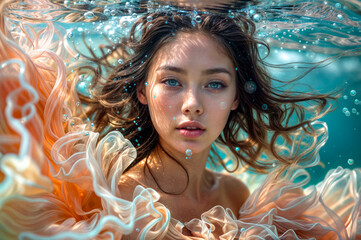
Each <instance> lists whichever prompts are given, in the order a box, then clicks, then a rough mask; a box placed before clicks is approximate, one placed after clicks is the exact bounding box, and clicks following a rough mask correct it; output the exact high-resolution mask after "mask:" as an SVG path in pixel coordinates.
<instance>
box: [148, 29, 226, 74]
mask: <svg viewBox="0 0 361 240" xmlns="http://www.w3.org/2000/svg"><path fill="white" fill-rule="evenodd" d="M162 63H164V64H175V65H184V66H197V67H199V66H202V65H204V67H206V66H209V65H224V66H225V67H229V68H232V66H233V62H232V60H231V58H230V57H229V56H228V54H227V51H226V50H225V49H224V47H223V46H221V44H220V43H219V42H218V41H217V40H215V39H214V38H213V37H211V36H209V35H207V34H204V33H179V34H177V36H176V37H175V39H173V40H172V41H171V42H169V43H167V44H165V45H164V46H162V47H161V48H160V49H159V50H158V51H157V53H156V54H155V57H154V60H153V63H152V65H153V66H154V65H162Z"/></svg>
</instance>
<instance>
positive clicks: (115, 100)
mask: <svg viewBox="0 0 361 240" xmlns="http://www.w3.org/2000/svg"><path fill="white" fill-rule="evenodd" d="M255 31H256V27H255V24H254V23H253V22H252V21H250V20H249V19H247V18H246V17H245V16H243V15H242V14H240V15H238V16H236V17H234V18H233V17H232V18H231V17H228V16H226V15H223V14H200V15H198V16H197V17H192V16H191V15H189V14H183V13H172V12H167V13H153V14H149V15H145V16H143V17H141V18H140V19H138V20H137V21H136V23H135V24H134V25H133V26H132V28H131V31H130V36H129V37H128V38H126V39H123V41H122V42H121V43H120V44H116V45H115V46H113V48H112V49H115V50H113V52H112V54H113V56H114V52H116V54H118V56H121V57H122V58H125V59H126V60H125V61H124V62H123V63H122V64H119V65H118V66H117V67H116V68H115V69H114V70H113V72H112V73H111V74H110V76H109V77H108V78H107V79H106V80H105V81H100V80H99V79H98V80H97V81H96V82H95V83H94V84H93V88H92V100H91V101H90V106H91V109H90V110H89V111H88V113H87V115H88V117H91V119H93V121H94V123H95V130H96V131H98V132H100V133H101V136H105V135H106V134H107V133H109V132H110V131H113V130H118V131H121V132H122V134H123V135H124V136H125V138H127V139H129V140H130V141H131V142H132V143H133V145H134V146H135V148H136V149H137V154H138V155H137V158H136V159H135V161H134V162H133V163H132V164H131V165H130V166H129V168H131V167H132V166H134V165H135V164H137V163H138V162H139V161H140V160H142V159H144V158H146V157H148V156H149V155H150V154H151V153H152V151H153V150H154V149H155V147H156V145H157V143H158V133H157V132H156V130H155V128H154V127H153V125H152V121H151V118H150V115H149V111H148V107H147V106H146V105H143V104H141V103H140V102H139V100H138V98H137V88H141V87H143V86H144V85H145V84H147V83H146V79H147V75H148V71H149V68H150V64H151V62H152V59H153V58H154V55H155V53H156V52H157V51H158V50H159V49H160V48H161V47H162V46H164V44H166V43H169V42H170V41H172V40H173V39H174V38H176V37H177V34H178V33H180V32H188V33H192V32H202V33H204V34H207V35H208V36H210V37H211V38H213V39H215V40H216V41H217V42H218V43H219V44H220V45H221V46H223V48H224V49H225V50H226V52H227V53H228V56H229V57H230V58H231V59H232V60H233V63H234V66H235V68H236V82H237V98H238V101H239V103H240V104H239V105H238V107H237V109H235V110H233V111H231V113H230V115H229V119H228V121H227V124H226V126H225V128H224V130H223V132H222V134H221V135H220V136H219V137H218V139H217V140H216V144H215V145H213V146H212V150H211V154H210V157H209V163H210V164H211V166H213V167H219V166H222V167H224V168H225V169H226V170H227V171H229V172H232V171H236V170H237V169H239V166H240V164H243V165H246V166H249V167H251V169H253V170H255V171H258V172H266V170H267V169H270V168H272V167H273V166H274V164H275V162H276V163H277V164H280V165H281V166H283V167H284V168H286V167H287V166H289V165H295V164H296V163H300V162H306V163H309V162H310V161H312V160H313V158H314V157H315V154H313V153H314V149H316V145H317V138H319V137H320V136H321V135H322V134H325V131H326V130H325V129H324V128H321V129H316V128H314V125H313V122H314V121H315V120H317V119H319V118H320V117H322V116H323V115H324V114H325V113H326V112H328V111H329V110H330V109H331V105H330V104H328V103H329V100H331V99H335V97H333V96H331V95H327V94H315V93H311V92H309V93H301V92H296V91H281V90H279V89H277V88H274V87H273V86H272V84H271V80H272V78H271V77H270V75H269V74H268V73H267V71H266V70H265V65H266V63H265V62H264V61H263V59H262V58H261V56H260V54H259V50H258V48H259V45H262V46H264V47H266V48H267V49H268V50H269V47H268V45H267V44H266V43H265V42H263V41H260V40H257V39H256V38H255ZM98 63H101V64H103V65H104V63H108V60H107V56H106V55H104V57H103V58H102V59H98ZM99 69H100V68H99ZM292 82H293V81H289V82H288V83H292ZM305 103H307V104H308V106H307V104H305ZM306 115H307V117H306ZM306 137H310V138H311V139H312V141H311V142H308V143H306V144H305V145H303V148H302V147H294V144H295V141H296V140H297V141H300V144H299V145H300V146H302V139H306ZM280 138H281V139H282V140H283V141H284V144H285V145H280V144H279V142H278V141H279V139H280ZM216 145H217V146H221V148H224V147H228V148H227V149H228V151H230V152H231V153H232V155H233V156H234V159H233V160H232V161H233V164H232V167H231V169H230V167H229V165H228V164H227V163H225V162H224V161H223V160H222V158H221V156H220V155H219V153H218V151H217V146H216ZM287 145H290V146H292V147H290V148H291V149H290V148H287ZM305 146H306V147H305ZM287 149H288V150H287ZM262 155H263V156H266V157H265V158H262V157H261V156H262ZM110 164H111V163H110ZM129 168H128V169H129Z"/></svg>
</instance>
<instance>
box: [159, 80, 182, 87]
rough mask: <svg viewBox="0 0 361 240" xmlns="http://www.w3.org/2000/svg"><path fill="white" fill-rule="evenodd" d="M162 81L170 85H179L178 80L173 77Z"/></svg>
mask: <svg viewBox="0 0 361 240" xmlns="http://www.w3.org/2000/svg"><path fill="white" fill-rule="evenodd" d="M163 83H165V84H166V85H168V86H171V87H177V86H179V85H180V84H179V82H178V81H177V80H175V79H167V80H165V81H164V82H163Z"/></svg>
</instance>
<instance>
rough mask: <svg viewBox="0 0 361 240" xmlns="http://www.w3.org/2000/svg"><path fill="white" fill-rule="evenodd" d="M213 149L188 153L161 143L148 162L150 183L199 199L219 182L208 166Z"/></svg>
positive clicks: (162, 188) (165, 190)
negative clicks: (171, 149) (170, 148)
mask: <svg viewBox="0 0 361 240" xmlns="http://www.w3.org/2000/svg"><path fill="white" fill-rule="evenodd" d="M209 151H210V149H209V150H207V151H203V152H202V153H199V154H193V155H192V156H191V157H188V156H186V155H185V154H184V153H183V154H181V153H175V152H171V151H170V150H169V149H167V147H166V146H164V147H163V146H160V145H158V146H157V147H156V149H155V150H154V151H153V152H152V154H151V155H150V157H149V158H148V159H147V160H146V164H145V173H146V175H145V176H146V179H147V181H148V182H149V185H153V184H155V185H156V186H157V187H158V188H160V190H161V191H163V192H165V193H169V194H174V195H179V194H181V195H185V196H188V197H192V198H196V199H198V200H199V199H200V198H201V196H202V195H203V194H204V193H205V192H206V191H207V190H209V189H211V188H212V186H213V185H214V183H215V179H214V177H213V175H212V174H211V173H210V172H209V171H208V170H206V163H207V159H208V155H209ZM152 183H153V184H152Z"/></svg>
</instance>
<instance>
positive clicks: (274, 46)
mask: <svg viewBox="0 0 361 240" xmlns="http://www.w3.org/2000/svg"><path fill="white" fill-rule="evenodd" d="M167 8H168V9H177V10H179V11H188V12H189V13H190V14H191V15H192V16H194V21H197V11H198V12H221V13H228V14H229V15H230V16H232V14H236V13H240V12H243V13H245V14H247V16H249V17H250V18H251V19H253V20H254V21H255V22H256V24H257V27H258V30H257V36H258V38H259V39H262V40H264V41H266V42H267V43H268V44H269V45H270V47H271V50H270V53H268V52H267V51H266V49H264V53H263V54H264V56H266V55H267V57H266V59H265V60H266V62H269V63H271V64H290V65H288V66H289V67H288V69H287V68H272V67H270V68H269V71H270V72H271V74H272V75H273V76H274V77H275V78H277V79H280V80H291V79H293V78H295V77H297V76H299V75H301V74H302V73H304V72H305V71H306V70H307V68H310V67H312V66H313V65H312V63H314V65H315V63H317V62H320V61H324V62H323V63H322V64H320V65H319V66H318V67H317V68H316V69H314V70H313V71H311V72H310V73H308V74H307V75H306V76H305V77H303V78H302V79H301V80H299V81H298V82H297V83H298V84H300V85H302V84H308V85H309V86H311V87H312V88H313V89H315V90H317V91H319V92H322V93H328V92H332V91H336V90H340V91H341V93H342V97H341V98H340V99H339V103H338V106H337V108H336V109H335V111H333V112H331V113H329V114H327V115H326V116H325V117H323V119H322V120H323V121H325V122H326V123H327V125H328V131H329V136H328V140H327V143H326V144H325V145H324V146H323V147H322V149H321V151H320V161H321V162H322V164H321V165H319V166H316V167H313V168H311V169H308V170H309V171H310V173H311V176H312V177H311V182H310V183H311V184H312V183H317V182H318V181H319V180H321V179H322V178H323V177H324V176H325V174H326V172H327V171H328V170H329V169H331V168H335V167H337V166H342V167H347V168H356V167H361V147H360V144H361V116H360V111H361V102H360V100H361V96H360V94H361V52H360V47H361V26H360V25H361V3H360V2H359V1H296V0H295V1H291V0H289V1H210V2H208V1H116V0H113V1H88V0H81V1H70V0H69V1H67V0H65V1H39V0H37V1H10V3H9V5H8V7H7V9H5V15H6V18H7V27H8V31H10V32H11V31H13V32H16V31H17V30H18V29H17V28H19V23H24V24H26V25H27V26H31V27H32V28H34V29H42V28H44V27H45V21H50V22H52V23H54V27H55V29H56V31H59V33H58V34H59V35H58V36H57V37H59V38H61V37H64V41H65V44H66V45H67V46H68V48H67V50H69V52H68V55H67V57H66V59H64V61H65V63H66V65H67V66H69V65H72V64H76V63H77V61H80V60H81V59H82V58H83V59H84V57H82V56H81V55H83V54H84V55H85V56H87V55H88V56H89V54H90V53H89V51H88V50H87V49H86V48H85V44H83V41H86V42H87V43H88V44H89V46H94V47H93V49H94V52H95V54H101V52H100V51H99V49H97V46H99V45H101V44H106V45H109V42H110V43H112V42H113V43H117V41H119V40H120V38H121V37H123V36H126V35H127V33H128V32H129V30H130V28H131V26H132V23H134V22H135V21H136V20H137V19H138V18H139V16H141V15H142V14H144V13H146V12H148V13H149V12H157V11H159V10H166V9H167ZM149 21H151V19H149ZM38 31H39V30H38ZM107 41H109V42H107ZM106 50H107V51H109V52H110V48H107V49H106ZM97 51H98V52H97ZM261 54H262V50H261ZM335 56H336V57H335ZM79 58H80V60H79ZM328 58H331V59H328ZM327 59H328V60H327ZM123 61H124V60H123V59H121V58H117V59H116V62H114V63H113V64H114V66H115V65H116V64H117V63H122V62H123ZM90 82H91V79H90V78H88V79H83V80H81V81H79V83H78V85H77V89H78V91H80V92H82V91H83V92H84V91H85V92H86V91H87V89H86V88H87V86H88V84H90Z"/></svg>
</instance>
